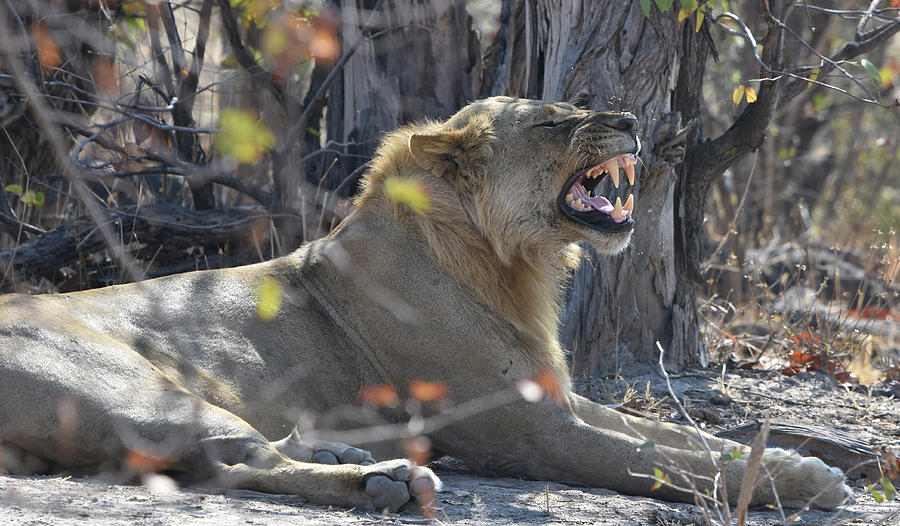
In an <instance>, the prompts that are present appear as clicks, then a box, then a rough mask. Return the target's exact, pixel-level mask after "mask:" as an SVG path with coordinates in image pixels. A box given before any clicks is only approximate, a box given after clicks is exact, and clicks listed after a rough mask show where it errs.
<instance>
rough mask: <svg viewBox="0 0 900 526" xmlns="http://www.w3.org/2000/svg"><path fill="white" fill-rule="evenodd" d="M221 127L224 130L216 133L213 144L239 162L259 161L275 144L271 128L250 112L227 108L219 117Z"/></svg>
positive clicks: (250, 162)
mask: <svg viewBox="0 0 900 526" xmlns="http://www.w3.org/2000/svg"><path fill="white" fill-rule="evenodd" d="M219 127H220V128H221V129H222V131H221V132H219V133H218V134H216V136H215V138H214V139H213V144H214V145H215V147H216V149H217V150H219V151H220V152H221V153H224V154H225V155H227V156H229V157H231V158H232V159H234V160H236V161H237V162H239V163H242V164H252V163H255V162H258V161H259V160H260V158H262V156H263V154H264V153H266V152H267V151H269V150H271V149H272V148H273V147H274V146H275V136H274V135H273V134H272V132H271V131H270V130H269V128H267V127H266V125H265V124H263V123H261V122H260V121H259V119H257V118H256V117H255V116H254V115H252V114H250V113H249V112H246V111H240V110H233V109H227V110H225V111H223V112H222V116H221V117H220V118H219Z"/></svg>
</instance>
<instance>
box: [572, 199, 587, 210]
mask: <svg viewBox="0 0 900 526" xmlns="http://www.w3.org/2000/svg"><path fill="white" fill-rule="evenodd" d="M573 204H574V205H575V206H576V207H577V208H578V209H579V210H584V209H585V206H584V203H583V202H581V199H576V200H575V203H573Z"/></svg>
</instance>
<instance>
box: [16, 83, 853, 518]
mask: <svg viewBox="0 0 900 526" xmlns="http://www.w3.org/2000/svg"><path fill="white" fill-rule="evenodd" d="M634 125H635V118H634V116H632V115H631V114H628V113H599V112H593V111H588V110H582V109H577V108H575V107H574V106H572V105H569V104H564V103H544V102H540V101H532V100H520V99H511V98H503V97H498V98H492V99H487V100H483V101H479V102H476V103H474V104H471V105H469V106H467V107H465V108H463V109H462V110H460V111H459V113H457V114H456V115H454V116H453V117H452V118H450V119H449V120H448V121H446V122H429V123H425V124H421V125H416V126H410V127H406V128H402V129H400V130H398V131H396V132H394V133H392V134H390V135H388V136H387V137H386V138H385V139H384V141H383V143H382V145H381V147H380V149H379V150H378V154H377V156H376V158H375V160H374V163H373V165H372V167H371V169H370V170H369V172H368V174H367V175H366V178H365V185H364V190H363V192H362V195H361V196H360V198H359V200H358V202H357V205H358V206H357V209H356V211H355V212H354V213H353V214H352V215H351V216H350V217H349V218H347V220H346V221H344V222H343V223H342V224H341V225H340V227H339V228H338V229H337V230H336V231H335V232H333V233H332V234H331V235H330V236H329V237H327V238H325V239H321V240H318V241H315V242H312V243H309V244H307V245H305V246H304V247H302V248H300V249H299V250H297V251H296V252H295V253H293V254H291V255H290V256H287V257H283V258H280V259H277V260H274V261H269V262H266V263H260V264H256V265H250V266H246V267H241V268H233V269H226V270H215V271H205V272H192V273H188V274H183V275H178V276H171V277H166V278H160V279H155V280H151V281H147V282H143V283H137V284H129V285H121V286H114V287H108V288H104V289H99V290H91V291H86V292H79V293H74V294H60V295H48V296H23V295H16V294H13V295H7V296H5V297H2V298H0V440H2V443H3V445H4V450H5V451H6V454H5V456H4V457H3V460H4V465H5V466H6V469H7V470H11V471H16V470H19V471H28V470H29V469H33V468H31V467H30V466H31V465H33V463H30V462H24V461H22V459H31V460H34V459H35V458H38V459H42V460H43V461H46V463H47V464H48V465H49V466H50V468H81V467H91V466H94V467H101V468H102V467H105V466H107V465H110V464H115V463H116V462H117V461H119V460H121V459H122V458H123V457H124V456H126V455H127V454H128V452H129V451H143V452H150V453H145V454H148V455H150V456H155V457H162V458H165V459H166V466H167V468H168V469H169V470H171V471H176V472H179V471H180V472H187V473H189V474H192V475H195V476H196V477H211V478H214V480H215V481H217V482H219V483H223V484H229V485H233V486H238V487H243V488H250V489H255V490H260V491H268V492H276V493H294V494H297V495H300V496H302V497H304V498H306V499H309V500H310V501H314V502H319V503H326V504H336V505H343V506H359V507H368V508H378V509H382V508H389V509H391V510H396V509H398V508H400V507H401V506H403V505H405V504H407V503H408V502H412V503H416V502H419V503H422V502H424V501H427V500H428V499H430V498H431V496H432V495H433V493H434V491H435V490H436V489H437V485H438V481H437V479H436V478H435V477H434V475H433V474H432V473H431V471H430V470H428V469H427V468H422V467H418V466H416V465H415V464H413V463H411V462H410V461H407V460H391V461H386V462H380V463H372V460H371V457H370V456H368V454H367V453H366V452H365V451H362V450H360V449H356V448H352V447H349V446H347V445H344V444H338V443H329V442H320V441H311V442H309V443H307V442H304V441H302V440H301V438H300V437H299V436H298V435H297V434H296V433H292V429H293V428H294V427H295V425H296V424H297V421H298V419H299V418H301V416H302V415H309V414H319V415H321V414H324V413H326V412H328V411H329V410H330V409H332V408H335V407H342V406H348V405H353V404H355V403H358V397H359V394H360V389H361V387H362V386H365V385H372V384H383V383H387V384H392V385H395V386H400V387H401V388H405V387H406V386H408V385H409V384H410V382H411V381H413V380H416V379H423V380H426V381H440V382H443V383H445V384H446V385H447V386H448V387H449V390H450V393H451V398H452V400H453V402H455V403H456V404H457V407H459V404H463V403H465V402H468V401H473V400H479V399H482V397H484V399H490V397H491V395H492V394H495V393H498V392H510V391H511V390H512V389H514V388H515V386H516V385H517V384H518V383H519V382H521V381H522V379H523V378H534V377H536V376H537V375H539V374H540V373H541V371H543V372H544V373H543V374H544V375H545V376H546V375H548V374H550V375H554V376H555V378H556V382H557V383H558V385H559V388H560V390H559V392H558V393H556V395H557V396H555V397H551V398H546V399H543V400H537V401H526V400H524V399H522V398H516V399H512V398H507V399H506V401H505V403H503V404H500V405H497V404H495V405H494V406H493V407H491V406H489V405H488V406H486V407H484V408H483V410H482V411H481V412H478V411H469V412H468V413H469V414H468V416H466V417H465V418H459V419H453V418H450V419H448V420H449V423H447V425H445V426H443V427H438V428H436V429H434V430H433V431H431V432H429V436H430V438H431V441H432V443H433V445H434V448H435V450H436V451H440V452H443V453H447V454H450V455H453V456H455V457H458V458H460V459H462V460H463V461H465V462H466V463H468V464H469V465H471V466H473V467H475V468H477V469H479V470H483V471H488V472H491V473H506V474H514V475H524V476H528V477H534V478H540V479H555V480H566V481H577V482H580V483H584V484H588V485H591V486H599V487H604V488H610V489H614V490H617V491H622V492H625V493H629V494H635V495H649V496H655V497H660V498H663V499H671V500H678V501H688V502H690V501H693V496H692V494H691V493H689V492H686V491H683V490H680V489H678V488H675V487H667V486H663V487H661V488H659V489H656V490H655V491H654V490H652V489H651V487H652V485H653V484H652V481H651V480H648V479H647V478H639V477H635V476H632V475H631V473H645V474H646V473H653V470H654V468H656V467H662V468H663V469H664V470H667V469H669V468H668V466H672V465H673V464H674V465H677V466H679V467H680V468H682V469H684V470H687V471H689V472H691V473H694V474H696V475H697V476H698V478H696V479H695V480H694V483H695V484H696V485H697V486H698V488H699V491H701V492H702V491H704V489H705V488H706V487H707V486H708V481H710V480H712V479H711V478H703V477H711V476H712V475H713V474H714V473H715V471H716V468H715V466H714V462H713V460H712V457H713V456H716V457H717V456H718V454H719V452H722V451H731V450H733V448H742V446H740V445H738V444H737V443H734V442H730V441H727V440H722V439H718V438H715V437H712V436H710V435H707V434H703V435H702V437H701V436H698V435H696V434H695V433H694V431H693V430H691V429H688V428H686V427H680V426H676V425H670V424H660V423H657V422H652V421H649V420H645V419H640V418H635V417H630V416H625V415H622V414H619V413H617V412H614V411H612V410H610V409H607V408H604V407H603V406H600V405H598V404H595V403H593V402H591V401H589V400H587V399H585V398H583V397H581V396H578V395H576V394H575V393H573V392H572V391H571V389H570V378H569V375H568V373H567V368H566V361H565V358H564V355H563V350H562V348H561V347H560V344H559V342H558V340H557V336H556V331H557V312H558V310H559V302H560V281H561V280H562V279H564V278H565V276H566V273H567V263H568V262H570V260H571V259H572V258H573V257H577V256H576V255H575V251H576V248H577V247H576V246H574V245H572V243H574V242H577V241H587V242H589V243H591V244H593V245H594V246H595V247H596V248H597V249H598V250H600V251H601V252H605V253H614V252H617V251H619V250H621V249H622V248H623V247H625V246H626V244H627V243H628V240H629V237H630V236H631V231H632V228H633V224H634V221H633V219H632V217H631V215H632V212H633V207H634V202H633V199H632V198H631V197H630V196H629V197H628V198H627V199H626V200H625V203H624V204H623V203H622V201H621V199H620V198H617V199H616V200H615V204H613V203H612V202H610V200H609V199H608V198H607V197H603V196H602V195H600V194H601V193H602V192H607V195H612V194H611V193H610V192H614V191H616V190H614V189H613V188H612V187H613V186H616V187H618V186H620V185H621V184H622V183H624V180H619V177H620V176H619V168H620V167H624V169H625V176H626V178H627V179H628V182H629V183H630V182H633V176H634V163H635V160H636V158H635V157H634V154H635V153H637V151H638V149H639V147H638V139H637V136H636V134H635V129H634V128H635V126H634ZM607 174H608V175H607ZM403 180H407V182H409V180H411V181H412V182H414V183H415V184H417V185H420V186H421V188H422V189H424V191H425V195H427V198H428V203H424V202H420V203H415V202H413V201H415V200H416V199H417V198H416V196H415V195H414V196H413V198H412V199H403V198H398V197H397V192H396V191H395V190H396V186H397V183H398V182H399V183H401V184H402V181H403ZM610 183H612V184H611V185H610ZM392 185H393V186H394V189H391V188H388V187H390V186H392ZM625 187H627V185H626V186H625ZM625 187H623V190H624V188H625ZM386 190H387V191H386ZM425 205H427V206H425ZM269 280H274V281H275V282H277V283H278V284H280V287H281V290H282V291H283V293H282V302H281V307H280V310H279V311H278V313H277V315H276V316H275V317H274V319H271V320H270V321H263V320H261V319H260V318H259V316H258V315H257V303H258V299H257V291H258V290H259V288H260V285H261V284H263V283H271V281H269ZM551 383H552V382H551ZM545 385H546V382H545ZM551 391H552V389H551ZM466 407H469V406H466ZM381 414H382V416H383V417H386V418H390V419H395V421H398V422H399V421H402V420H403V419H404V418H406V417H408V415H405V414H404V410H403V409H401V408H395V409H393V410H387V409H386V410H384V411H382V413H381ZM285 436H288V438H285V439H281V440H278V439H279V438H281V437H285ZM689 437H692V439H691V440H692V442H689ZM703 439H705V441H706V442H707V443H708V444H709V445H710V446H711V448H712V449H713V450H714V451H715V452H716V453H715V454H714V455H710V454H708V453H706V452H703V451H694V449H697V448H695V447H691V443H696V444H699V443H701V442H702V440H703ZM650 440H652V441H653V443H654V444H655V446H654V447H641V445H642V444H645V443H646V441H650ZM317 461H318V462H324V463H314V462H317ZM763 461H764V462H765V464H766V466H767V468H768V470H769V471H770V472H771V473H772V474H773V476H774V481H775V483H774V486H775V487H776V488H777V492H778V494H779V496H780V501H781V503H782V504H785V505H789V506H799V505H802V504H805V503H806V502H807V501H810V500H814V502H813V505H815V506H817V507H820V508H834V507H836V506H838V505H840V504H841V503H842V502H844V500H845V499H846V498H847V497H848V495H849V489H848V488H847V486H845V485H844V483H843V475H842V473H841V472H840V471H839V470H837V469H830V468H828V467H827V466H826V465H825V464H824V463H822V462H821V461H820V460H818V459H815V458H801V457H800V456H798V455H796V454H795V453H792V452H788V451H782V450H767V452H766V455H765V456H764V458H763ZM338 462H340V464H337V463H338ZM329 464H333V465H329ZM722 464H723V465H724V466H725V467H724V475H723V476H724V480H725V483H726V486H727V491H728V495H729V497H730V499H731V500H732V501H734V500H735V499H736V498H737V496H738V493H739V488H740V486H741V479H742V476H743V473H744V468H745V466H746V461H744V460H740V459H737V460H732V461H730V462H727V463H724V462H723V463H722ZM670 472H671V471H670ZM675 482H679V481H678V480H675ZM771 502H774V495H773V489H772V484H770V483H767V482H765V483H762V484H760V485H759V486H758V487H757V488H756V490H755V491H754V493H753V503H754V504H764V503H771Z"/></svg>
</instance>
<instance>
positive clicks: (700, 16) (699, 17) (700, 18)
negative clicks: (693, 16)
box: [694, 11, 706, 33]
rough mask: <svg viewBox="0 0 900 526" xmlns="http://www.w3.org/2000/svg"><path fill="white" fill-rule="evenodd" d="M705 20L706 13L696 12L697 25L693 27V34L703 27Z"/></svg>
mask: <svg viewBox="0 0 900 526" xmlns="http://www.w3.org/2000/svg"><path fill="white" fill-rule="evenodd" d="M704 18H706V13H704V12H703V11H697V25H696V27H694V33H698V32H699V31H700V28H701V27H703V19H704Z"/></svg>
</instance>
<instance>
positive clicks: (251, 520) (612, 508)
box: [0, 369, 900, 526]
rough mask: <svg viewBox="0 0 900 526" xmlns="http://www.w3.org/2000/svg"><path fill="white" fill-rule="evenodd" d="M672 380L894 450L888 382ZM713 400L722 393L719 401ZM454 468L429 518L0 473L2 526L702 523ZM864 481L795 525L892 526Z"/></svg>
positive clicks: (733, 411) (719, 426) (717, 409)
mask: <svg viewBox="0 0 900 526" xmlns="http://www.w3.org/2000/svg"><path fill="white" fill-rule="evenodd" d="M648 380H649V381H650V382H651V385H650V390H649V392H648V391H647V389H646V382H647V381H648ZM672 380H673V386H674V388H675V391H676V394H677V395H678V396H679V397H680V398H682V399H684V400H686V401H687V402H688V406H689V410H690V412H691V414H692V415H693V416H694V417H695V418H697V419H698V420H699V421H700V423H701V424H702V425H704V426H706V427H707V428H709V429H710V430H711V431H719V430H723V429H728V428H730V427H732V426H734V425H736V424H739V423H743V422H745V421H747V420H748V419H749V418H751V417H760V418H761V417H771V418H787V419H791V420H792V421H795V422H800V423H804V422H805V423H809V424H817V425H822V424H823V423H829V424H830V425H833V426H834V427H836V428H838V429H842V430H845V431H848V432H850V433H852V434H853V435H854V436H855V437H857V438H859V439H860V440H862V441H863V442H865V443H868V444H870V445H871V446H880V445H886V446H893V447H897V446H898V445H900V402H898V400H897V396H896V394H895V393H896V391H898V386H897V385H896V384H884V385H880V386H875V387H874V388H871V389H867V390H859V389H857V390H852V389H846V388H845V387H842V386H840V385H838V384H837V382H835V381H834V380H833V379H832V378H830V377H827V376H825V375H821V374H816V375H812V374H806V373H804V374H801V375H798V376H795V377H792V378H786V377H783V376H781V375H780V374H778V373H775V372H760V371H752V372H747V371H739V372H729V373H728V374H726V375H725V376H724V377H721V376H720V374H719V373H717V372H715V371H711V370H709V369H705V370H695V371H688V372H685V373H681V374H679V375H673V378H672ZM577 388H578V389H579V390H580V391H582V392H583V393H585V394H587V395H588V396H591V397H592V398H594V399H597V400H599V401H601V402H609V401H611V400H615V401H621V400H622V399H623V397H628V398H629V402H628V405H629V406H632V407H635V408H637V409H641V410H645V411H648V412H650V413H652V414H655V415H656V416H658V417H660V418H663V419H665V420H679V418H678V417H679V415H678V414H677V411H676V410H675V408H674V404H672V403H671V399H670V398H667V396H668V395H667V392H666V388H665V384H664V383H662V382H661V381H660V379H659V377H658V376H657V375H655V374H653V373H648V374H647V375H645V376H639V377H636V378H632V379H630V380H627V381H626V380H622V379H609V380H595V381H592V382H580V383H578V384H577ZM723 389H724V393H723V392H722V390H723ZM648 394H649V396H648ZM717 394H718V395H721V394H725V395H727V398H726V399H725V400H724V401H723V399H722V398H723V397H722V396H715V395H717ZM626 395H627V396H626ZM711 400H712V401H711ZM457 466H458V465H457V464H456V463H454V462H452V461H443V462H440V463H438V465H437V466H436V468H435V469H436V471H437V473H438V475H439V476H440V477H441V478H442V480H443V481H444V483H445V485H446V489H445V491H443V492H442V493H440V494H439V495H438V511H437V516H436V517H435V518H434V519H432V520H429V519H426V518H424V517H422V516H421V515H416V514H402V515H378V514H372V513H364V512H359V511H354V510H343V509H332V508H326V507H321V506H313V505H309V504H306V503H304V502H303V501H302V500H301V499H299V498H297V497H292V496H281V495H267V494H262V493H256V492H251V491H234V490H216V489H201V488H188V489H179V490H175V491H159V490H158V489H157V490H154V489H151V488H148V487H147V486H125V485H110V484H106V483H103V482H100V481H97V480H90V479H74V478H65V477H51V478H47V477H10V476H0V524H2V525H6V524H15V525H18V524H34V525H51V524H52V525H60V524H90V525H160V526H183V525H186V524H190V525H205V524H210V525H216V526H223V525H231V524H257V525H276V524H316V525H318V524H323V525H345V524H350V525H355V524H361V525H364V524H453V525H474V524H487V525H501V524H542V525H553V524H567V525H568V524H598V525H638V524H640V525H644V524H646V525H659V526H678V525H681V526H687V525H690V524H697V525H700V524H704V518H703V515H702V513H701V512H700V510H699V509H698V508H697V507H695V506H691V505H681V504H671V503H666V502H662V501H657V500H654V499H649V498H639V497H629V496H623V495H619V494H617V493H615V492H612V491H607V490H602V489H592V488H581V487H575V486H570V485H565V484H559V483H549V484H546V483H543V482H538V481H527V480H517V479H508V478H503V479H488V478H483V477H479V476H475V475H473V474H470V473H466V472H465V471H464V470H460V469H459V468H458V467H457ZM851 479H853V476H851ZM867 482H871V480H869V481H867V480H865V479H863V480H853V481H852V485H853V487H854V490H855V492H856V493H855V502H853V503H850V504H848V505H846V506H844V507H843V508H842V509H841V510H839V511H837V512H834V513H824V512H818V511H809V512H806V513H804V514H802V517H801V518H800V519H799V521H797V522H795V523H794V524H802V525H819V524H853V525H879V524H880V525H885V526H896V525H900V504H898V503H897V502H894V503H888V504H876V503H875V501H874V500H873V498H872V497H871V496H870V495H869V494H867V493H866V492H865V490H864V488H863V486H864V484H865V483H867ZM789 511H791V510H789ZM783 523H784V522H783V520H782V516H781V514H780V512H779V511H777V510H761V511H760V510H757V511H754V512H752V513H751V516H750V520H749V522H748V524H752V525H760V526H761V525H769V524H783Z"/></svg>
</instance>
